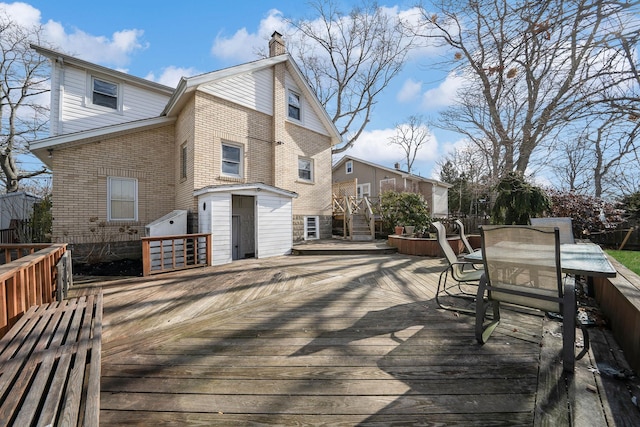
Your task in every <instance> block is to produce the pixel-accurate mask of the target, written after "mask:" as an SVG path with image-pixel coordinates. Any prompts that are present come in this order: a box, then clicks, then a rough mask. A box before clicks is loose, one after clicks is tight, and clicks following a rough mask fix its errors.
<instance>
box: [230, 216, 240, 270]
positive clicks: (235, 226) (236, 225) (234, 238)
mask: <svg viewBox="0 0 640 427" xmlns="http://www.w3.org/2000/svg"><path fill="white" fill-rule="evenodd" d="M231 259H233V260H236V259H240V216H239V215H233V216H232V217H231Z"/></svg>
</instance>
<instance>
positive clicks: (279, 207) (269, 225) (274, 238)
mask: <svg viewBox="0 0 640 427" xmlns="http://www.w3.org/2000/svg"><path fill="white" fill-rule="evenodd" d="M291 206H292V203H291V199H290V198H288V197H283V196H277V195H271V194H265V195H263V194H260V195H259V196H258V242H257V251H256V257H257V258H266V257H270V256H278V255H286V254H289V253H290V252H291V246H292V242H293V216H292V210H291V209H292V208H291Z"/></svg>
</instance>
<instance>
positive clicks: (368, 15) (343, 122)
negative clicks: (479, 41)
mask: <svg viewBox="0 0 640 427" xmlns="http://www.w3.org/2000/svg"><path fill="white" fill-rule="evenodd" d="M309 4H310V6H311V8H312V9H313V10H314V11H315V14H316V15H317V17H316V18H315V19H313V20H300V21H296V22H292V25H293V26H294V28H295V29H296V34H295V35H293V36H292V38H290V41H289V43H288V46H289V47H288V49H289V51H290V52H291V53H292V55H293V56H294V57H295V58H296V61H297V62H298V63H299V64H300V66H301V68H302V72H303V73H304V74H305V77H306V78H307V81H308V82H309V84H310V85H311V87H312V88H313V90H314V91H315V93H316V95H317V96H318V99H319V100H320V102H321V103H322V105H323V106H324V107H325V109H326V110H327V111H328V112H329V115H330V116H331V118H332V121H333V123H334V124H335V125H336V127H337V128H338V131H339V132H340V135H342V136H343V139H344V140H345V144H344V145H343V146H341V147H338V148H336V149H334V153H340V152H343V151H345V150H346V149H347V148H349V147H350V146H352V145H353V143H354V142H355V141H356V140H357V139H358V137H359V136H360V135H361V134H362V132H363V130H364V129H365V127H366V125H367V123H368V122H369V117H370V116H371V112H372V110H373V107H374V106H375V104H376V99H377V97H378V95H379V94H380V93H381V92H382V91H383V90H384V89H385V88H386V87H387V86H388V85H389V83H390V82H391V80H392V79H393V78H394V77H395V76H397V75H398V73H399V72H400V71H401V69H402V66H403V64H404V62H405V58H406V56H407V53H408V52H409V50H410V49H411V48H412V47H413V37H412V36H409V35H407V34H405V33H404V32H403V31H402V26H401V25H400V21H399V20H398V19H397V17H396V16H394V15H390V14H388V13H387V11H386V10H385V9H383V8H380V7H378V5H377V3H375V2H372V1H369V0H364V1H363V2H362V4H361V6H356V7H354V8H353V9H352V10H351V11H350V12H349V13H344V12H343V11H341V10H340V8H339V2H338V1H337V0H314V1H312V2H310V3H309Z"/></svg>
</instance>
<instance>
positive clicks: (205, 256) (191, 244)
mask: <svg viewBox="0 0 640 427" xmlns="http://www.w3.org/2000/svg"><path fill="white" fill-rule="evenodd" d="M207 265H211V234H206V233H200V234H185V235H180V236H156V237H143V238H142V275H143V276H149V275H151V274H158V273H167V272H169V271H176V270H184V269H187V268H193V267H204V266H207Z"/></svg>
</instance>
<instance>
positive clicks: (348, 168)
mask: <svg viewBox="0 0 640 427" xmlns="http://www.w3.org/2000/svg"><path fill="white" fill-rule="evenodd" d="M344 171H345V173H347V174H350V173H353V162H352V161H351V160H349V161H347V163H345V165H344Z"/></svg>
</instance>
